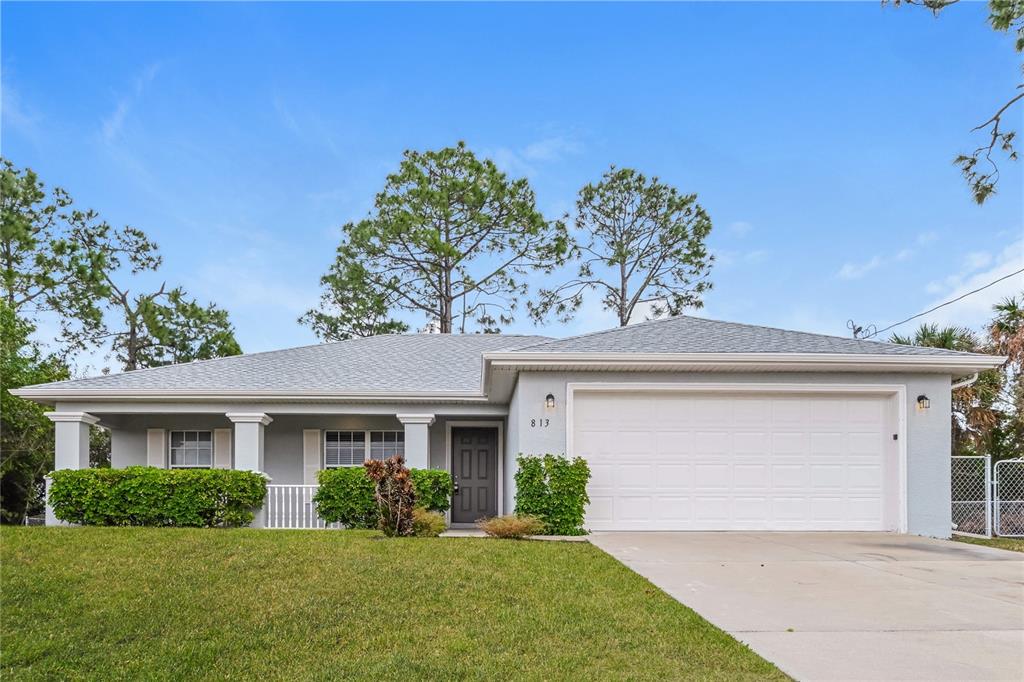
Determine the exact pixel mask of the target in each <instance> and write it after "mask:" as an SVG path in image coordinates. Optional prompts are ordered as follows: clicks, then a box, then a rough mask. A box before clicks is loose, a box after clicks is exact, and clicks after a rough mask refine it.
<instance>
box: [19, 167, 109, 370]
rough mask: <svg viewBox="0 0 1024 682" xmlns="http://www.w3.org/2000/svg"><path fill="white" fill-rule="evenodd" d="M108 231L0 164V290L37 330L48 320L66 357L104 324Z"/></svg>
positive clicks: (25, 174) (89, 214)
mask: <svg viewBox="0 0 1024 682" xmlns="http://www.w3.org/2000/svg"><path fill="white" fill-rule="evenodd" d="M110 232H111V228H110V226H109V225H107V224H106V223H104V222H102V221H100V220H99V218H98V216H97V215H96V213H95V212H93V211H82V210H78V209H76V208H74V206H73V202H72V200H71V197H70V195H69V194H68V193H67V192H66V191H64V190H63V189H61V188H59V187H57V188H54V189H53V190H52V191H49V192H48V191H47V190H46V187H45V185H44V184H43V183H42V181H40V180H39V177H38V176H37V175H36V174H35V173H34V172H33V171H32V170H31V169H28V168H25V169H19V168H17V167H15V166H14V164H13V163H11V162H10V161H9V160H7V159H3V158H0V287H2V292H0V293H2V296H3V300H4V303H5V304H6V306H7V308H8V309H9V310H10V311H11V312H13V314H14V315H16V316H18V317H20V318H21V319H23V320H26V321H27V322H28V323H30V324H31V323H35V322H37V321H38V320H39V319H40V316H42V315H45V314H53V315H54V317H55V318H56V319H57V320H58V321H59V323H60V326H61V336H62V338H61V342H62V347H63V348H64V349H65V350H66V351H67V353H66V354H70V352H73V351H74V350H77V349H80V348H83V347H84V346H86V345H87V344H88V338H89V337H90V336H92V335H95V334H96V333H98V332H99V330H100V329H101V328H102V325H103V301H104V299H105V298H106V293H107V291H106V287H105V284H104V273H105V272H106V271H107V269H109V268H110V266H111V264H110V259H111V255H112V250H113V248H114V247H113V246H112V244H111V242H110Z"/></svg>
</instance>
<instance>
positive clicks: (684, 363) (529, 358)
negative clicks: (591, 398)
mask: <svg viewBox="0 0 1024 682" xmlns="http://www.w3.org/2000/svg"><path fill="white" fill-rule="evenodd" d="M484 362H485V363H490V364H491V365H492V366H496V367H517V366H525V365H530V366H544V365H554V366H566V365H573V366H580V367H600V366H602V365H632V366H645V367H649V368H653V367H657V368H662V367H671V368H673V369H676V368H700V367H704V366H709V365H713V366H716V367H726V368H729V369H750V368H751V367H754V366H757V367H789V366H800V367H801V368H807V369H810V368H817V367H820V368H829V367H837V366H843V365H847V366H849V365H857V366H863V367H877V368H880V369H895V368H899V369H914V370H946V369H948V370H953V371H959V370H970V371H975V370H979V369H991V368H994V367H999V366H1000V365H1002V364H1003V363H1004V362H1006V358H1005V357H1003V356H998V355H963V356H952V355H888V354H887V355H880V354H867V353H531V352H527V351H521V352H492V353H484Z"/></svg>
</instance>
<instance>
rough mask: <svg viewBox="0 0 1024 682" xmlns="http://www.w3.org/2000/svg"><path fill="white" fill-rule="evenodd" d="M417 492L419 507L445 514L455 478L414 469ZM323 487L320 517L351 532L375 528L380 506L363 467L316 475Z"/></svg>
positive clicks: (319, 495) (317, 499)
mask: <svg viewBox="0 0 1024 682" xmlns="http://www.w3.org/2000/svg"><path fill="white" fill-rule="evenodd" d="M409 475H410V478H411V479H412V487H413V490H414V491H415V492H416V506H417V507H423V508H425V509H429V510H430V511H437V512H444V511H447V510H448V508H449V507H450V506H451V500H452V477H451V474H449V473H448V472H447V471H442V470H441V469H412V470H410V472H409ZM317 480H318V481H319V483H320V487H319V488H318V489H317V491H316V495H315V496H314V497H313V502H314V503H315V504H316V509H317V513H318V514H319V515H320V516H321V518H323V519H324V520H326V521H329V522H331V523H342V524H344V525H345V526H348V527H349V528H376V527H377V503H376V502H375V501H374V499H373V481H371V480H370V479H369V478H367V476H366V469H364V468H363V467H341V468H338V469H322V470H320V472H319V473H318V474H317Z"/></svg>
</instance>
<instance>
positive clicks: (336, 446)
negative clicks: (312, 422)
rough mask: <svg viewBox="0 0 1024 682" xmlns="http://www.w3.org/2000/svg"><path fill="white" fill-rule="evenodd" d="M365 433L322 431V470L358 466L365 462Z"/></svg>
mask: <svg viewBox="0 0 1024 682" xmlns="http://www.w3.org/2000/svg"><path fill="white" fill-rule="evenodd" d="M368 440H369V438H367V432H366V431H336V430H330V431H324V468H325V469H337V468H340V467H352V466H359V465H361V464H362V463H363V462H365V461H366V455H367V445H368V443H367V441H368Z"/></svg>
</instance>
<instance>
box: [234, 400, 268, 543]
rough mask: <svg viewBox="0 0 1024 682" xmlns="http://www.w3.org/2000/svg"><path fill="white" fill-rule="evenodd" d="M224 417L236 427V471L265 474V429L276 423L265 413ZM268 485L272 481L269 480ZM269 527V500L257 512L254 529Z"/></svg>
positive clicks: (247, 413) (253, 521) (253, 523)
mask: <svg viewBox="0 0 1024 682" xmlns="http://www.w3.org/2000/svg"><path fill="white" fill-rule="evenodd" d="M224 416H226V417H227V418H228V419H230V420H231V423H233V424H234V425H235V469H239V470H242V471H255V472H257V473H260V474H263V475H264V476H266V474H265V473H264V472H263V429H264V427H266V425H267V424H269V423H270V422H272V421H274V420H273V419H272V418H271V417H270V416H269V415H267V414H265V413H263V412H228V413H226V414H225V415H224ZM267 483H268V484H269V483H270V479H269V478H267ZM266 525H267V500H266V499H264V500H263V506H262V507H260V508H259V509H258V510H256V514H255V515H254V516H253V519H252V527H253V528H265V527H266Z"/></svg>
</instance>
